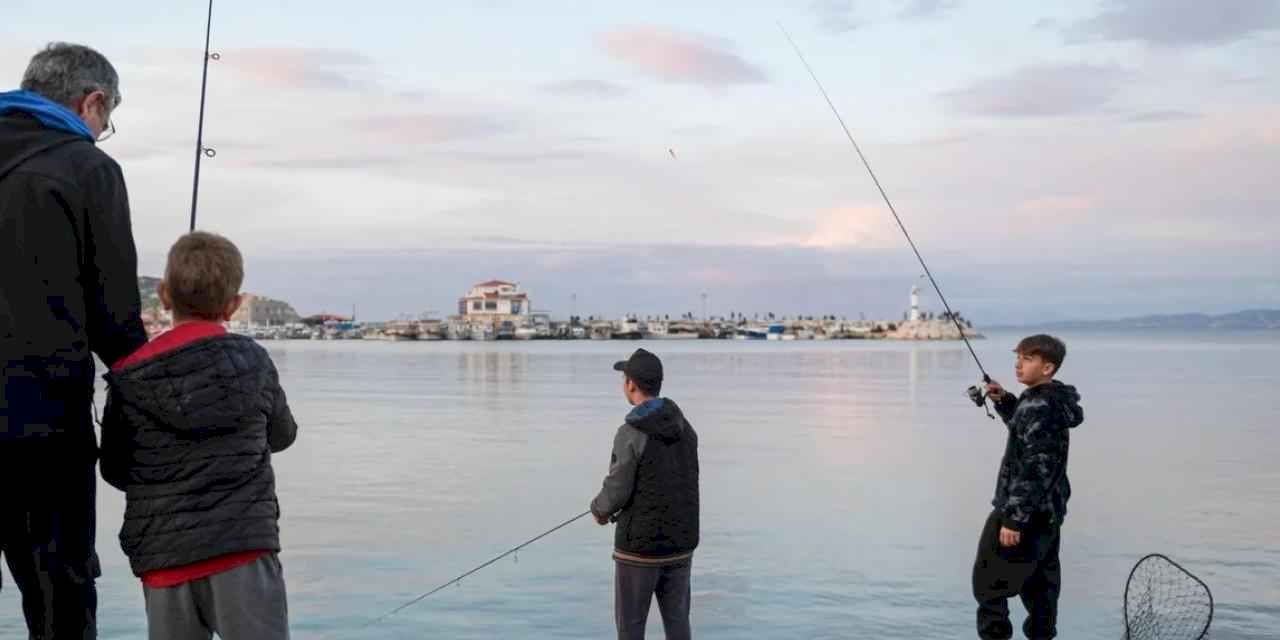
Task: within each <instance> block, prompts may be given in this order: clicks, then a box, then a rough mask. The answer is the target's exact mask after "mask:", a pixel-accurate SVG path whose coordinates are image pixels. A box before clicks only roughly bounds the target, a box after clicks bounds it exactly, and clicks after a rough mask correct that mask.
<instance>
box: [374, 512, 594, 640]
mask: <svg viewBox="0 0 1280 640" xmlns="http://www.w3.org/2000/svg"><path fill="white" fill-rule="evenodd" d="M589 513H591V511H589V510H588V511H583V512H582V513H579V514H578V515H576V516H574V517H572V518H569V519H568V520H565V521H564V522H562V523H560V524H558V525H556V526H554V527H552V528H550V529H547V530H546V531H544V532H542V533H540V534H538V535H537V536H535V537H533V538H530V539H528V540H526V541H525V542H522V543H520V544H518V545H516V546H514V547H512V548H510V549H508V550H506V551H504V552H502V553H501V554H499V555H497V556H494V557H493V558H492V559H491V560H489V561H488V562H485V563H484V564H481V565H479V566H477V567H476V568H474V569H472V570H470V571H468V572H466V573H464V574H462V575H460V576H458V577H456V578H454V579H452V580H450V581H448V582H446V583H444V584H442V585H440V586H438V587H436V588H434V589H432V590H430V591H428V592H426V593H424V594H422V595H420V596H418V597H416V598H414V599H412V600H410V601H408V602H406V603H404V604H402V605H400V606H398V607H396V608H395V609H392V610H391V611H388V612H387V613H384V614H382V615H381V616H378V617H377V618H374V619H373V620H371V621H370V622H369V623H367V624H365V625H364V628H366V629H367V628H369V627H372V626H373V625H375V624H378V623H379V622H382V621H383V620H386V619H387V618H390V617H391V616H393V615H395V614H397V613H400V612H401V611H404V610H405V609H408V608H409V607H412V606H413V605H415V604H418V603H419V602H422V601H423V600H426V599H427V598H430V597H431V596H433V595H435V594H436V593H439V592H440V591H443V590H444V589H445V588H447V587H450V586H452V585H455V584H457V583H459V582H461V581H462V580H463V578H466V577H468V576H470V575H471V574H474V573H476V572H477V571H480V570H481V569H484V568H485V567H487V566H489V565H491V564H493V563H495V562H497V561H499V560H501V559H503V558H505V557H507V556H509V555H511V554H513V553H516V552H518V551H520V550H521V549H523V548H525V547H527V546H529V545H531V544H533V543H535V542H537V541H539V540H541V539H543V538H545V537H547V536H549V535H551V534H553V533H555V532H557V531H559V530H561V529H563V528H565V527H567V526H569V525H571V524H573V523H574V522H577V521H578V520H580V519H581V518H582V517H583V516H585V515H587V514H589Z"/></svg>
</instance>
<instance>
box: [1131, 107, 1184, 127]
mask: <svg viewBox="0 0 1280 640" xmlns="http://www.w3.org/2000/svg"><path fill="white" fill-rule="evenodd" d="M1199 117H1200V114H1198V113H1193V112H1191V111H1179V110H1176V109H1163V110H1161V109H1157V110H1154V111H1143V112H1141V113H1135V114H1132V115H1129V116H1127V117H1126V118H1124V120H1125V122H1133V123H1139V124H1142V123H1152V122H1172V121H1175V120H1195V119H1196V118H1199Z"/></svg>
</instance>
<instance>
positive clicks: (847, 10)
mask: <svg viewBox="0 0 1280 640" xmlns="http://www.w3.org/2000/svg"><path fill="white" fill-rule="evenodd" d="M812 7H813V12H814V13H815V14H817V18H818V26H819V27H821V28H822V30H823V31H826V32H827V33H832V34H836V35H840V34H844V33H849V32H850V31H854V30H856V29H859V28H861V27H863V26H865V25H866V24H867V21H866V20H865V19H863V18H860V17H856V16H854V10H853V0H814V2H813V5H812Z"/></svg>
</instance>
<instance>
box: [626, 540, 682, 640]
mask: <svg viewBox="0 0 1280 640" xmlns="http://www.w3.org/2000/svg"><path fill="white" fill-rule="evenodd" d="M614 564H615V565H616V568H615V570H614V592H613V598H614V607H613V608H614V620H615V622H617V625H618V640H644V625H645V621H646V620H647V619H648V618H649V605H650V604H652V603H653V596H654V595H655V594H656V595H657V596H658V611H660V612H661V613H662V627H663V629H665V630H666V632H667V638H668V640H688V639H689V638H692V637H693V631H692V630H691V629H690V628H689V604H690V581H689V578H690V575H691V574H692V571H693V559H692V558H690V559H689V560H687V561H685V562H682V563H680V564H673V565H667V566H664V567H637V566H632V565H629V564H623V563H621V562H615V563H614Z"/></svg>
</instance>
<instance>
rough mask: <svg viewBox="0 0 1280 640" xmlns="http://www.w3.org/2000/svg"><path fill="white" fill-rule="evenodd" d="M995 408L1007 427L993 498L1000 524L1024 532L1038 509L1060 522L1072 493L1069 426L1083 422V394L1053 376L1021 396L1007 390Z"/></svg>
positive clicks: (1048, 517)
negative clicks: (1069, 464)
mask: <svg viewBox="0 0 1280 640" xmlns="http://www.w3.org/2000/svg"><path fill="white" fill-rule="evenodd" d="M996 411H998V412H999V413H1000V417H1001V418H1003V419H1004V421H1005V424H1006V425H1007V426H1008V428H1009V437H1008V440H1007V441H1006V442H1005V450H1004V457H1003V458H1002V459H1001V460H1000V475H999V476H998V477H997V478H996V494H995V497H994V498H993V499H992V501H991V504H992V506H994V507H995V508H996V509H997V510H999V511H1000V513H1001V524H1002V525H1003V526H1005V527H1008V528H1010V529H1012V530H1014V531H1022V530H1023V529H1024V528H1026V527H1027V525H1028V524H1029V523H1030V522H1031V519H1032V517H1034V516H1036V515H1037V514H1039V515H1041V517H1044V518H1047V519H1048V520H1049V522H1052V523H1054V524H1057V525H1061V524H1062V521H1063V519H1064V518H1066V516H1067V500H1069V499H1070V498H1071V481H1070V480H1069V479H1068V478H1067V454H1068V452H1069V450H1070V447H1071V432H1070V430H1071V429H1074V428H1075V427H1078V426H1080V424H1081V423H1082V422H1084V409H1083V408H1081V407H1080V394H1079V393H1078V392H1076V388H1075V387H1072V386H1070V385H1066V384H1063V383H1061V382H1058V381H1057V380H1054V381H1052V382H1049V383H1047V384H1042V385H1039V386H1035V387H1031V388H1029V389H1027V390H1026V391H1023V392H1022V396H1021V397H1017V398H1015V397H1014V396H1013V394H1006V395H1005V396H1004V399H1003V400H1001V401H1000V402H997V403H996Z"/></svg>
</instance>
